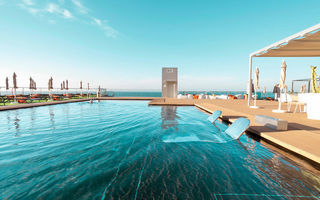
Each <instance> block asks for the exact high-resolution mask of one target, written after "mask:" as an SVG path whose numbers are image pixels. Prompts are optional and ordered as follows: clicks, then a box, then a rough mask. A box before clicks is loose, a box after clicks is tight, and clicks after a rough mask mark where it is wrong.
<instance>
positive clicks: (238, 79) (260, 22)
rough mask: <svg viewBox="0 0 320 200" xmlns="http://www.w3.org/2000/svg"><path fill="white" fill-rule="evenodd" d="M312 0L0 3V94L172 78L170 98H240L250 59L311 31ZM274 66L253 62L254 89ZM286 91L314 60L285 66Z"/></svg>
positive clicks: (273, 75) (273, 76)
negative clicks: (169, 71)
mask: <svg viewBox="0 0 320 200" xmlns="http://www.w3.org/2000/svg"><path fill="white" fill-rule="evenodd" d="M319 7H320V1H319V0H308V1H306V0H281V1H280V0H265V1H262V0H258V1H257V0H254V1H253V0H243V1H240V0H224V1H222V0H219V1H215V0H208V1H191V0H161V1H157V0H135V1H134V0H104V1H103V0H100V1H98V0H95V1H93V0H0V52H1V53H0V67H1V71H0V86H3V85H4V83H5V77H6V76H10V78H11V76H12V73H13V72H14V71H15V72H16V73H17V75H18V84H19V85H20V86H22V85H24V86H27V85H28V78H29V77H30V76H32V77H33V78H34V79H35V80H36V81H37V82H38V85H40V86H46V85H47V81H48V79H49V78H50V76H53V78H54V86H55V87H58V86H59V84H60V82H61V81H62V80H63V79H69V82H70V85H71V86H73V87H78V85H79V81H80V80H83V81H84V82H90V83H91V84H92V85H98V84H101V85H102V86H103V87H106V88H111V89H158V90H160V86H161V68H162V67H178V68H179V89H180V90H187V89H195V90H245V87H246V80H247V79H248V57H249V54H250V53H251V52H253V51H256V50H258V49H260V48H263V47H265V46H267V45H269V44H271V43H273V42H276V41H279V40H280V39H283V38H285V37H287V36H289V35H292V34H294V33H296V32H298V31H301V30H303V29H306V28H308V27H310V26H313V25H315V24H318V23H320V12H319ZM281 60H282V58H257V59H255V61H254V67H255V66H259V67H260V74H261V85H262V86H267V89H268V90H271V89H272V85H273V84H274V83H275V82H278V80H279V76H280V75H279V74H280V65H281ZM285 60H286V61H287V65H288V69H287V71H288V74H287V77H288V81H287V84H288V85H290V84H291V82H289V81H290V80H292V79H296V78H309V76H310V68H309V66H310V65H311V64H312V65H319V63H320V60H319V58H305V59H301V58H299V59H297V58H291V59H287V58H285Z"/></svg>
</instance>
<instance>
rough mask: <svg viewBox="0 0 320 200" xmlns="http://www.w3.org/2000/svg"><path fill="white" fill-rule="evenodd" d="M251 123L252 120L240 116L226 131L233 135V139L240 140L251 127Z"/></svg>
mask: <svg viewBox="0 0 320 200" xmlns="http://www.w3.org/2000/svg"><path fill="white" fill-rule="evenodd" d="M249 125H250V120H248V119H246V118H243V117H240V118H239V119H237V120H236V121H235V122H233V123H232V124H231V125H230V126H229V127H228V128H227V130H226V131H225V133H226V134H228V135H229V136H231V137H232V138H233V139H236V140H238V139H239V138H240V136H241V135H242V134H243V133H244V132H245V131H246V130H247V129H248V128H249Z"/></svg>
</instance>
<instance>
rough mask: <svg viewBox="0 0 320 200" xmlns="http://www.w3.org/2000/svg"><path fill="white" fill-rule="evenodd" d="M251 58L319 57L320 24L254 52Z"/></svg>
mask: <svg viewBox="0 0 320 200" xmlns="http://www.w3.org/2000/svg"><path fill="white" fill-rule="evenodd" d="M250 56H251V57H318V56H320V24H317V25H315V26H312V27H310V28H308V29H306V30H303V31H301V32H299V33H296V34H294V35H292V36H290V37H287V38H285V39H283V40H280V41H279V42H276V43H273V44H271V45H269V46H267V47H265V48H263V49H260V50H258V51H256V52H253V53H252V54H251V55H250Z"/></svg>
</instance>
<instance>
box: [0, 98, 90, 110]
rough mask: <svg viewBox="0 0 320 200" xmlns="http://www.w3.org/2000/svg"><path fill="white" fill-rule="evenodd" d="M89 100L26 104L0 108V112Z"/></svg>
mask: <svg viewBox="0 0 320 200" xmlns="http://www.w3.org/2000/svg"><path fill="white" fill-rule="evenodd" d="M89 100H90V99H70V100H64V101H48V102H41V103H27V104H17V105H9V106H0V111H5V110H15V109H21V108H32V107H39V106H48V105H56V104H64V103H75V102H82V101H89Z"/></svg>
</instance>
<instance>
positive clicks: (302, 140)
mask: <svg viewBox="0 0 320 200" xmlns="http://www.w3.org/2000/svg"><path fill="white" fill-rule="evenodd" d="M149 105H182V106H184V105H195V106H197V107H199V108H201V109H203V110H206V111H207V112H210V113H212V112H214V111H215V110H221V111H222V118H223V119H224V120H228V121H230V122H233V121H234V120H236V119H237V118H239V117H246V118H248V119H249V120H250V128H249V131H250V132H252V133H254V134H257V135H259V136H261V137H262V138H264V139H265V140H267V141H269V142H271V143H274V144H276V145H279V146H281V147H283V148H284V149H287V150H289V151H291V152H294V153H296V154H298V155H300V156H302V157H304V158H307V159H309V160H311V161H313V162H315V163H317V164H318V165H320V121H319V120H310V119H307V115H306V113H300V112H298V113H293V110H294V108H295V105H292V106H291V112H290V113H273V112H272V109H277V107H278V102H274V101H264V100H261V101H257V105H258V106H260V108H259V109H252V108H249V107H248V105H247V101H246V100H207V99H203V100H202V99H195V100H193V99H166V100H163V101H162V102H161V101H155V102H153V101H151V102H150V103H149ZM282 109H287V104H283V105H282ZM255 115H267V116H271V117H275V118H279V119H283V120H287V121H288V131H274V130H272V129H269V128H266V127H264V126H261V125H259V124H256V123H255Z"/></svg>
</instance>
